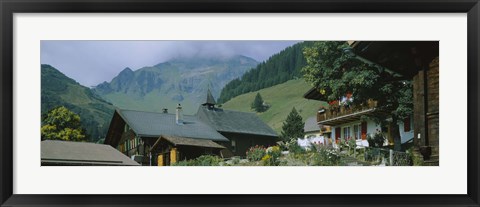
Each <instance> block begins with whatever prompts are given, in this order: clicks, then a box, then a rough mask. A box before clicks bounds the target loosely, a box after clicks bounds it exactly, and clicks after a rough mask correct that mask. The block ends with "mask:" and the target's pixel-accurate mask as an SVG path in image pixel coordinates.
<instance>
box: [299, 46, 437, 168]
mask: <svg viewBox="0 0 480 207" xmlns="http://www.w3.org/2000/svg"><path fill="white" fill-rule="evenodd" d="M348 43H349V44H350V46H351V47H352V50H351V51H348V52H351V55H353V56H354V57H357V58H359V59H362V60H364V61H368V62H371V63H374V64H378V65H381V66H382V67H384V68H386V69H387V70H388V71H389V72H393V73H395V74H397V76H398V77H397V79H396V80H413V83H414V84H413V85H414V86H413V91H414V95H413V99H414V100H413V103H414V114H413V116H412V117H410V118H409V119H406V120H403V124H400V135H401V137H402V138H401V139H402V143H403V142H404V141H406V140H408V141H410V140H412V141H413V143H414V146H416V148H417V149H418V150H419V151H420V152H421V154H422V155H423V157H424V159H425V161H426V164H427V165H438V160H439V153H438V152H439V148H438V147H439V141H438V135H439V121H438V117H439V99H438V97H439V85H438V84H439V78H438V77H439V67H438V64H439V53H438V51H439V44H438V41H350V42H348ZM346 52H347V51H346ZM304 98H307V99H313V100H326V98H325V97H324V95H323V94H322V93H321V92H320V91H318V90H317V89H315V88H312V89H310V90H309V91H307V92H306V93H305V94H304ZM372 113H382V112H381V111H378V110H377V109H376V102H375V101H373V100H372V101H369V102H368V103H367V104H365V105H362V106H348V107H346V106H341V105H338V103H337V104H333V107H330V108H320V109H319V110H318V112H317V123H318V124H324V125H330V126H333V128H334V130H332V136H334V137H335V139H336V140H338V139H340V138H343V137H344V136H353V137H361V139H365V137H366V135H367V134H370V133H372V132H374V131H375V130H377V129H379V130H380V131H384V132H386V131H388V130H389V129H382V128H380V127H379V126H375V124H373V123H371V122H368V121H360V117H362V116H363V115H369V114H372ZM352 123H353V125H352ZM349 125H350V126H349ZM350 127H353V131H352V128H350ZM352 132H353V134H352ZM389 139H391V138H389Z"/></svg>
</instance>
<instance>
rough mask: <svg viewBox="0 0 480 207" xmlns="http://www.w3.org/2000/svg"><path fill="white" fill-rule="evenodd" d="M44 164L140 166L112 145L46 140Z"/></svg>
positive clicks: (42, 162)
mask: <svg viewBox="0 0 480 207" xmlns="http://www.w3.org/2000/svg"><path fill="white" fill-rule="evenodd" d="M41 165H42V166H139V165H140V164H138V163H137V162H135V161H133V160H132V159H130V158H129V157H127V156H125V155H124V154H122V153H121V152H119V151H118V150H116V149H115V148H113V147H112V146H110V145H104V144H95V143H89V142H70V141H58V140H44V141H42V143H41Z"/></svg>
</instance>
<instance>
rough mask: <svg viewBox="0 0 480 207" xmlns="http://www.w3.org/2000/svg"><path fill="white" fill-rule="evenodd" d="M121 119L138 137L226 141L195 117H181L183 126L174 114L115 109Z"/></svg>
mask: <svg viewBox="0 0 480 207" xmlns="http://www.w3.org/2000/svg"><path fill="white" fill-rule="evenodd" d="M116 113H118V114H119V115H120V116H121V117H122V119H123V120H124V121H125V122H126V123H127V124H128V126H130V128H132V130H133V131H134V132H135V133H136V134H137V135H138V136H140V137H160V136H161V135H165V136H176V137H186V138H195V139H208V140H213V141H228V139H227V138H225V137H224V136H223V135H221V134H220V133H218V132H217V131H216V130H215V129H214V128H212V127H211V126H209V125H208V124H206V123H203V122H202V121H200V120H199V119H198V118H197V117H196V116H189V115H184V116H183V121H184V124H183V125H179V124H176V122H175V114H167V113H156V112H146V111H134V110H124V109H117V110H116Z"/></svg>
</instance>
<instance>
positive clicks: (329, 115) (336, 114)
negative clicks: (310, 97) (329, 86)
mask: <svg viewBox="0 0 480 207" xmlns="http://www.w3.org/2000/svg"><path fill="white" fill-rule="evenodd" d="M376 107H377V102H376V101H373V100H369V101H367V103H365V104H361V105H347V104H338V103H337V104H334V105H330V108H320V109H319V110H318V112H317V122H324V123H323V124H325V125H329V124H330V125H332V123H329V122H328V121H329V120H333V119H337V120H338V119H339V118H340V119H341V118H342V117H345V118H347V117H349V116H348V115H355V114H361V113H362V112H368V111H373V109H375V108H376ZM339 121H341V120H339Z"/></svg>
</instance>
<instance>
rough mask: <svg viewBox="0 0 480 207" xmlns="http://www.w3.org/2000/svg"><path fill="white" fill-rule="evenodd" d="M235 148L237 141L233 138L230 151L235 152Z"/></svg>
mask: <svg viewBox="0 0 480 207" xmlns="http://www.w3.org/2000/svg"><path fill="white" fill-rule="evenodd" d="M236 150H237V143H236V142H235V140H232V151H233V152H235V151H236Z"/></svg>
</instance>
